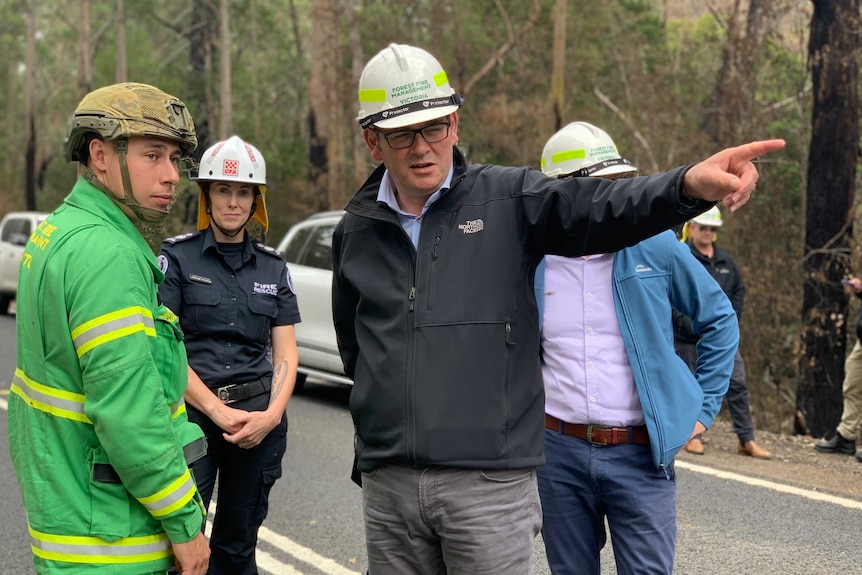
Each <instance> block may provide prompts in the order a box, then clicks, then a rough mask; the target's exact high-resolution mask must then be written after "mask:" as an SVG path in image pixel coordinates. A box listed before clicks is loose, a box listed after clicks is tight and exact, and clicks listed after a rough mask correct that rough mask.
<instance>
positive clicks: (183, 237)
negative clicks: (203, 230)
mask: <svg viewBox="0 0 862 575" xmlns="http://www.w3.org/2000/svg"><path fill="white" fill-rule="evenodd" d="M199 233H200V232H188V233H185V234H180V235H178V236H174V237H172V238H167V239H166V240H165V241H166V242H167V243H169V244H175V243H177V242H182V241H185V240H188V239H190V238H193V237H195V236H196V235H198V234H199Z"/></svg>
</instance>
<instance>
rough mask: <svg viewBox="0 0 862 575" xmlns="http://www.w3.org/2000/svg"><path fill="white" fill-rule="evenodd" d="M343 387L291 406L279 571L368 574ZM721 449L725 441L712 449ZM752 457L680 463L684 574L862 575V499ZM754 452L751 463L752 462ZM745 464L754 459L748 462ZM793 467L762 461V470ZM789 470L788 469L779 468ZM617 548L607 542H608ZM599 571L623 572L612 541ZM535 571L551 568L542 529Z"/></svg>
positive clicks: (276, 529)
mask: <svg viewBox="0 0 862 575" xmlns="http://www.w3.org/2000/svg"><path fill="white" fill-rule="evenodd" d="M14 330H15V320H14V316H13V317H7V316H0V407H2V408H3V409H0V434H2V435H3V436H4V437H5V436H6V411H5V399H6V397H7V393H8V389H9V382H10V380H11V377H12V374H13V372H14V367H15V341H14ZM347 396H348V390H347V389H346V388H343V387H340V386H334V385H326V384H321V383H317V384H312V385H309V386H308V389H307V391H306V392H305V393H304V394H302V395H299V396H296V397H294V398H292V399H291V401H290V404H289V406H288V417H289V421H290V423H289V431H288V450H287V455H286V457H285V461H284V476H283V477H282V479H281V480H279V481H278V482H277V483H276V485H275V487H274V489H273V494H272V502H271V510H270V514H269V517H268V518H267V520H266V522H265V524H264V528H263V529H262V532H261V541H260V544H259V547H258V563H259V566H260V568H261V572H262V573H266V574H271V575H320V574H327V575H351V574H353V575H356V574H362V573H364V572H365V551H364V543H363V528H362V521H361V492H360V490H359V488H357V487H356V486H355V485H353V484H352V483H351V482H350V480H349V469H350V464H351V461H352V425H351V420H350V415H349V413H348V411H347ZM711 450H712V451H718V449H717V448H711ZM742 459H743V458H740V457H736V458H735V459H730V460H729V461H731V462H733V463H734V464H735V465H737V467H736V468H733V469H731V468H730V467H728V466H723V465H720V464H721V458H719V457H716V458H715V461H716V462H717V465H719V466H720V467H723V468H724V469H723V470H722V469H716V468H714V467H713V466H712V465H711V461H712V460H710V459H703V458H701V459H695V458H687V457H686V458H681V459H680V461H679V462H678V464H677V486H678V504H677V509H678V521H677V526H678V528H677V530H678V545H677V559H676V568H675V570H674V573H676V574H686V575H688V574H692V575H693V574H697V575H725V574H731V573H733V574H750V575H779V574H780V575H788V574H799V575H819V574H823V575H835V574H853V573H857V574H862V544H860V542H859V537H860V533H862V496H854V495H852V492H855V493H858V492H859V490H858V487H857V488H856V489H855V491H854V490H852V489H851V490H848V491H849V492H851V495H849V496H848V495H847V494H843V495H842V494H837V493H823V492H822V491H819V490H815V489H808V488H806V487H805V486H804V482H802V483H803V486H799V485H797V484H796V483H797V482H779V481H775V480H773V479H770V478H769V474H765V473H762V472H757V473H751V474H748V473H746V472H745V469H744V468H740V467H739V466H740V465H741V464H740V461H741V460H742ZM749 461H750V460H749ZM742 463H745V461H743V462H742ZM779 465H787V463H785V462H783V461H780V460H779V461H771V462H757V464H756V466H755V467H752V468H753V469H755V470H757V469H758V467H757V466H760V467H759V469H769V468H770V466H779ZM779 475H780V474H779ZM0 482H2V483H0V485H2V486H3V490H2V493H0V516H2V517H3V519H4V520H3V521H2V522H0V538H2V539H0V540H2V542H3V543H2V545H0V572H2V573H32V572H33V569H32V566H31V563H30V552H29V543H28V541H27V535H26V521H25V517H24V512H23V509H22V507H21V503H20V493H19V490H18V486H17V483H16V481H15V477H14V474H13V471H12V468H11V462H10V461H9V450H8V444H7V441H6V440H5V439H4V440H2V441H0ZM608 547H609V548H610V545H609V546H608ZM609 548H608V549H606V550H605V551H604V555H605V561H604V564H603V568H602V575H610V574H612V573H615V569H614V566H613V556H612V552H611V551H610V549H609ZM534 573H535V574H536V575H545V574H547V573H549V571H548V568H547V565H546V564H545V562H544V554H543V549H542V544H541V538H539V540H537V543H536V559H535V569H534Z"/></svg>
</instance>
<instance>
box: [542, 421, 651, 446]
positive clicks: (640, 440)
mask: <svg viewBox="0 0 862 575" xmlns="http://www.w3.org/2000/svg"><path fill="white" fill-rule="evenodd" d="M545 427H546V428H548V429H552V430H554V431H556V432H558V433H562V434H563V435H571V436H572V437H577V438H578V439H583V440H584V441H587V442H589V443H593V444H595V445H619V444H620V443H634V444H636V445H649V434H648V433H647V428H646V425H638V426H637V427H604V426H602V425H592V424H590V425H584V424H582V423H566V422H565V421H561V420H559V419H557V418H556V417H554V416H553V415H548V414H547V413H546V414H545Z"/></svg>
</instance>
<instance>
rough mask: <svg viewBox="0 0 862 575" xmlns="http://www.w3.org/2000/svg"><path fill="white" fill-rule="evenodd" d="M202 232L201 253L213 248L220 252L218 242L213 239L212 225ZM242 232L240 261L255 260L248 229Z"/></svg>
mask: <svg viewBox="0 0 862 575" xmlns="http://www.w3.org/2000/svg"><path fill="white" fill-rule="evenodd" d="M203 234H204V241H203V244H202V245H201V254H203V253H204V252H206V251H207V250H215V251H216V252H217V253H219V254H221V252H220V251H219V249H218V242H217V241H216V239H215V234H213V230H212V225H210V226H209V227H208V228H207V229H205V230H204V231H203ZM242 234H243V238H242V263H245V262H247V261H248V260H254V261H255V262H256V261H257V257H256V255H255V253H254V247H253V246H252V245H251V238H250V237H249V235H248V231H246V230H243V232H242Z"/></svg>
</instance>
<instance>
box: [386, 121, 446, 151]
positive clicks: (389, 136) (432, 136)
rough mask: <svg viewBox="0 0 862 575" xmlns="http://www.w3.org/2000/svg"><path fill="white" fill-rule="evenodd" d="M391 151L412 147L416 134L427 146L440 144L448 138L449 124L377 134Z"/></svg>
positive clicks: (442, 123)
mask: <svg viewBox="0 0 862 575" xmlns="http://www.w3.org/2000/svg"><path fill="white" fill-rule="evenodd" d="M377 133H378V134H380V135H381V136H383V139H384V140H386V142H387V143H388V144H389V147H390V148H392V149H393V150H403V149H405V148H409V147H410V146H412V145H413V141H414V140H415V139H416V134H422V137H423V138H425V141H426V142H428V143H429V144H434V143H436V142H442V141H443V140H445V139H446V138H447V137H448V136H449V122H440V123H438V124H431V125H429V126H424V127H422V128H418V129H416V130H398V131H397V132H388V133H384V132H377Z"/></svg>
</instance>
